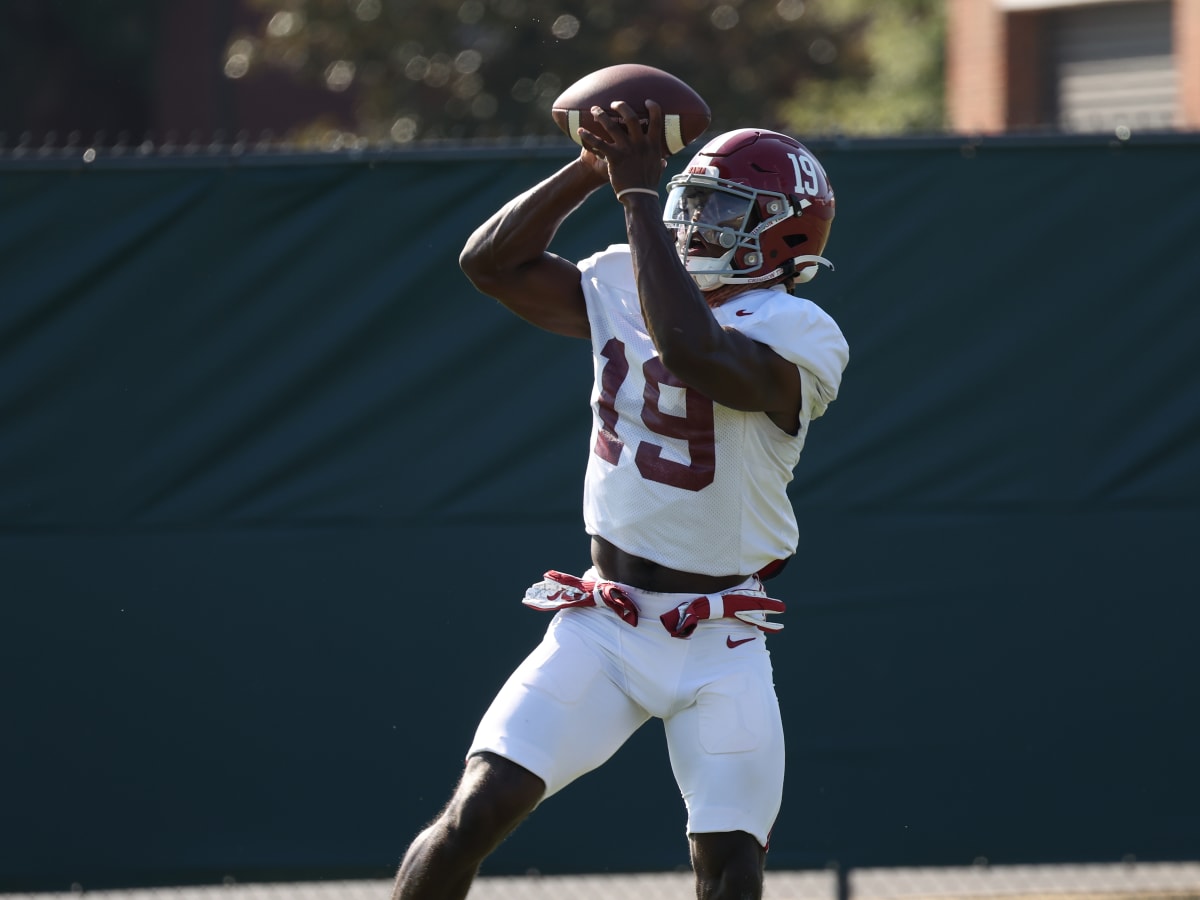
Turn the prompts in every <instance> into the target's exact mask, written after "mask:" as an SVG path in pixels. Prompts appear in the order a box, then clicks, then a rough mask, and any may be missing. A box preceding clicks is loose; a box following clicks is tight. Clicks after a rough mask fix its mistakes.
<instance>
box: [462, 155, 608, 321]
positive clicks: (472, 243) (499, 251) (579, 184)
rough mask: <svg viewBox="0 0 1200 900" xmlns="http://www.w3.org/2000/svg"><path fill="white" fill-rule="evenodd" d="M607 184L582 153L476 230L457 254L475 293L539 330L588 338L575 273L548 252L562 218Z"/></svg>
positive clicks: (596, 163)
mask: <svg viewBox="0 0 1200 900" xmlns="http://www.w3.org/2000/svg"><path fill="white" fill-rule="evenodd" d="M607 182H608V176H607V170H606V168H605V166H604V164H603V162H602V161H600V160H598V159H597V158H596V157H594V156H593V155H592V154H591V153H589V152H587V151H584V152H583V153H581V154H580V156H579V158H577V159H576V160H574V161H572V162H571V163H569V164H568V165H566V166H564V167H563V168H561V169H559V170H558V171H557V172H555V173H554V174H553V175H551V176H550V177H549V178H547V179H546V180H545V181H542V182H541V183H539V184H537V185H535V186H534V187H532V188H530V189H529V190H528V191H525V192H524V193H523V194H520V195H519V196H517V197H514V198H513V199H512V200H510V201H509V202H508V203H506V204H504V206H502V207H501V208H500V209H499V210H498V211H497V212H496V213H495V214H494V215H492V216H491V217H490V218H489V219H488V220H487V221H486V222H484V223H483V224H482V225H480V226H479V227H478V228H477V229H475V232H474V233H473V234H472V235H471V237H470V238H468V239H467V243H466V245H465V246H464V247H463V249H462V253H461V254H459V258H458V262H459V265H460V266H461V267H462V270H463V272H464V273H466V276H467V277H468V278H469V279H470V280H471V283H472V284H474V285H475V287H476V288H478V289H479V290H480V291H482V292H483V293H485V294H487V295H488V296H490V297H494V298H496V299H497V300H499V301H500V302H501V303H503V304H504V305H505V306H506V307H508V309H510V310H512V311H513V312H514V313H516V314H517V315H518V316H520V317H521V318H523V319H525V320H526V321H528V322H532V323H533V324H534V325H537V326H538V327H539V328H544V329H546V330H547V331H552V332H554V333H556V334H563V335H566V336H568V337H581V338H586V337H588V336H589V333H590V332H589V328H588V319H587V308H586V306H585V304H584V299H583V286H582V283H581V282H580V274H579V269H578V268H576V267H575V265H574V264H573V263H571V262H569V261H568V260H565V259H563V258H562V257H559V256H556V255H554V254H553V253H550V252H549V251H548V250H547V248H548V247H549V246H550V241H551V240H552V239H553V238H554V235H555V233H556V232H557V231H558V227H559V226H560V225H561V224H562V222H563V220H564V219H566V217H567V216H568V215H570V214H571V212H573V211H574V210H575V209H576V208H578V207H579V205H580V204H581V203H583V201H584V200H586V199H587V197H588V195H589V194H591V193H592V192H593V191H595V190H596V189H597V188H599V187H602V186H603V185H605V184H607Z"/></svg>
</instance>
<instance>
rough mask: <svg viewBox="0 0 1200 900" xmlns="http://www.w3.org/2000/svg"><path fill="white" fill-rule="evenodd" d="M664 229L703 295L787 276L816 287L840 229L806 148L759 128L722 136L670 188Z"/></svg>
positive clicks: (828, 190) (824, 183) (818, 166)
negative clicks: (832, 232)
mask: <svg viewBox="0 0 1200 900" xmlns="http://www.w3.org/2000/svg"><path fill="white" fill-rule="evenodd" d="M667 190H668V192H669V193H668V195H667V203H666V207H665V209H664V210H663V223H664V224H665V225H666V226H667V228H668V230H670V231H672V232H673V233H674V234H675V247H676V250H677V251H678V253H679V258H680V259H681V260H682V261H683V264H684V267H685V268H686V269H687V270H688V272H689V273H690V274H691V276H692V278H693V279H694V280H695V282H696V284H697V286H698V287H699V288H700V290H702V291H710V290H712V289H713V288H716V287H718V286H719V285H722V284H756V283H759V282H764V281H771V280H773V279H776V278H778V277H779V276H781V275H792V276H794V277H795V279H796V281H797V282H803V281H808V280H810V279H811V278H812V277H813V276H814V275H815V274H816V273H817V266H818V265H824V266H828V267H829V268H831V269H832V268H833V264H832V263H830V262H829V260H827V259H825V258H824V257H823V256H821V252H822V251H823V250H824V249H825V243H826V241H828V240H829V228H830V226H831V225H832V223H833V214H834V199H833V189H832V188H831V187H830V185H829V178H828V177H827V176H826V175H825V169H824V168H822V166H821V164H820V163H819V162H818V161H817V158H816V157H815V156H813V154H812V153H811V152H810V151H809V150H808V148H806V147H805V146H804V145H803V144H801V143H800V142H799V141H797V140H794V139H793V138H790V137H788V136H787V135H786V134H779V133H778V132H775V131H765V130H763V129H758V128H742V129H739V130H737V131H729V132H726V133H725V134H722V135H718V136H717V137H715V138H713V139H712V140H711V141H709V142H708V143H707V144H705V145H704V146H703V147H702V148H701V149H700V151H699V152H698V153H697V154H696V155H695V156H694V157H693V158H692V160H691V162H689V163H688V165H687V167H686V168H685V169H684V170H683V171H682V172H681V173H680V174H678V175H676V176H675V177H674V178H672V179H671V180H670V181H669V182H668V184H667Z"/></svg>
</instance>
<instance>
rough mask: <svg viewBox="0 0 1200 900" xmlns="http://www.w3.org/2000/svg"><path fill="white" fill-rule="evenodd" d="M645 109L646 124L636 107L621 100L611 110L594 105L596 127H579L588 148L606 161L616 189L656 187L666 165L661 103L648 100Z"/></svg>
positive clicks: (585, 147) (610, 179)
mask: <svg viewBox="0 0 1200 900" xmlns="http://www.w3.org/2000/svg"><path fill="white" fill-rule="evenodd" d="M646 112H647V114H648V120H647V122H646V124H645V125H643V124H642V122H641V120H640V118H639V117H638V114H637V112H636V111H635V110H634V109H633V107H631V106H630V105H629V104H628V103H626V102H624V101H623V100H618V101H616V102H615V103H613V105H612V108H611V111H610V112H605V111H604V110H603V109H602V108H600V107H598V106H596V107H593V108H592V115H593V117H594V118H595V120H596V125H595V129H594V130H587V129H582V128H581V129H580V132H579V137H580V143H582V144H583V148H584V150H585V152H589V153H591V154H593V155H594V156H596V157H598V158H599V159H602V160H604V161H605V162H606V163H607V165H608V180H609V183H610V184H612V187H613V190H614V191H615V192H617V193H620V192H621V191H623V190H625V189H626V188H646V189H650V190H657V189H658V183H659V181H660V180H661V178H662V173H663V169H665V168H666V166H667V160H666V157H667V155H668V154H667V150H666V147H665V146H664V145H663V138H662V135H663V114H662V107H661V106H659V105H658V104H657V103H655V102H654V101H653V100H647V101H646Z"/></svg>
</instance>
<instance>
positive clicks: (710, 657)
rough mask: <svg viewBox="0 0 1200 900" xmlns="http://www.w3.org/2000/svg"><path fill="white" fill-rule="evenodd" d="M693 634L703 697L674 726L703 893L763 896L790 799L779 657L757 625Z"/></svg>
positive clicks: (671, 741)
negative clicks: (775, 666) (775, 667)
mask: <svg viewBox="0 0 1200 900" xmlns="http://www.w3.org/2000/svg"><path fill="white" fill-rule="evenodd" d="M747 637H750V638H757V640H752V641H747V642H743V639H744V638H747ZM729 639H732V641H733V643H730V642H729ZM691 640H692V642H693V643H695V644H696V646H695V647H694V648H693V649H694V651H695V654H696V659H697V663H698V666H699V668H698V670H697V671H696V672H695V673H692V674H693V676H694V677H696V678H697V680H698V685H699V686H698V687H697V688H696V692H695V702H694V703H692V704H691V705H690V706H688V707H686V708H684V709H683V710H681V711H680V712H679V713H677V714H675V715H674V716H672V717H670V718H669V719H667V720H666V722H665V728H666V733H667V746H668V749H669V750H670V754H671V767H672V769H673V770H674V772H675V778H676V780H677V781H678V782H679V787H680V790H681V791H682V793H683V798H684V802H685V803H686V804H687V809H688V838H689V841H690V843H691V849H692V858H693V866H694V868H695V872H696V890H697V896H699V897H700V898H709V900H726V898H738V900H741V898H752V900H754V898H758V897H759V896H760V895H761V892H762V871H763V863H764V860H765V853H766V851H765V847H766V846H767V842H768V840H769V838H770V834H771V828H772V827H773V826H774V824H775V817H776V816H777V815H778V813H779V806H780V803H781V801H782V798H783V772H784V735H783V722H782V719H781V717H780V714H779V701H778V700H777V698H776V696H775V688H774V679H773V676H772V673H771V662H770V654H769V653H767V650H766V647H765V642H764V639H763V638H762V636H761V634H758V633H757V632H756V631H755V630H754V629H753V628H752V627H750V626H740V625H729V626H726V625H724V624H723V625H721V626H717V625H716V624H715V623H714V624H713V625H710V626H707V627H703V626H702V627H701V629H698V630H697V633H696V634H695V635H694V636H693V637H692V638H691Z"/></svg>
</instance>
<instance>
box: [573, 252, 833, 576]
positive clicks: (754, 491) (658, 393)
mask: <svg viewBox="0 0 1200 900" xmlns="http://www.w3.org/2000/svg"><path fill="white" fill-rule="evenodd" d="M579 269H580V271H581V272H582V274H583V293H584V297H585V298H586V300H587V311H588V319H589V321H590V323H591V332H592V355H593V363H594V366H595V376H596V383H595V386H594V387H593V390H592V434H591V454H590V456H589V458H588V467H587V475H586V477H585V479H584V498H583V515H584V523H585V525H586V528H587V531H588V533H589V534H598V535H600V536H602V537H604V538H605V539H607V540H608V541H610V542H611V543H613V544H615V545H616V546H617V547H619V548H620V549H622V550H624V551H625V552H627V553H631V554H633V555H634V556H640V557H642V558H644V559H649V560H651V561H653V562H656V563H658V564H660V565H664V566H668V567H669V568H672V569H678V570H680V571H684V572H696V573H700V574H704V575H732V574H740V575H751V574H754V573H755V572H758V571H760V570H761V569H763V567H765V566H767V565H769V564H770V563H772V562H773V561H775V560H781V559H786V558H787V557H789V556H791V555H792V554H793V553H794V552H795V551H796V544H797V541H798V538H799V534H798V531H797V527H796V516H795V513H794V511H793V510H792V505H791V502H790V501H789V499H788V496H787V486H788V483H789V482H790V481H791V480H792V471H793V469H794V468H795V466H796V463H797V461H798V460H799V458H800V451H801V449H802V448H803V447H804V439H805V437H806V435H807V434H808V426H809V422H810V421H811V420H812V419H815V418H817V417H818V416H820V415H821V414H822V413H823V412H824V411H825V408H826V406H827V405H828V404H829V403H831V402H832V401H833V399H834V398H835V397H836V396H837V391H838V385H839V384H840V383H841V377H842V371H843V370H844V369H845V367H846V363H847V361H848V359H849V350H848V348H847V345H846V340H845V338H844V337H843V336H842V333H841V331H840V329H839V328H838V326H837V324H836V323H835V322H834V321H833V319H831V318H830V317H829V316H828V315H827V314H826V313H825V312H824V311H822V310H821V309H820V308H819V307H818V306H816V305H815V304H814V303H812V302H810V301H808V300H804V299H801V298H798V297H794V296H792V295H791V294H789V293H787V292H786V291H783V290H782V289H779V290H775V289H764V290H754V291H747V292H745V293H742V294H738V295H737V296H735V297H734V298H733V299H731V300H730V301H729V302H727V303H724V304H722V305H721V306H720V307H718V308H717V309H716V310H714V314H715V315H716V318H717V321H718V322H719V323H720V324H721V325H722V326H726V325H727V326H732V327H734V328H736V329H737V330H738V331H740V332H742V333H743V334H745V335H747V336H748V337H750V338H753V339H754V340H756V341H758V342H760V343H763V344H766V345H767V346H768V347H770V348H771V349H772V350H774V351H775V352H776V353H778V354H779V355H780V356H782V357H783V358H784V359H787V360H789V361H791V362H793V363H795V364H796V366H797V367H798V368H799V370H800V376H801V382H802V385H803V404H802V408H801V412H800V423H799V424H800V430H799V432H798V433H797V434H796V435H795V436H792V435H789V434H786V433H785V432H784V431H782V430H781V429H780V428H779V427H778V426H776V425H775V424H774V423H773V422H772V421H771V420H770V418H768V416H767V415H766V414H765V413H762V412H742V411H739V410H735V409H729V408H728V407H725V406H721V405H719V404H716V403H714V402H713V401H712V400H710V399H709V398H708V397H706V396H704V395H703V394H701V393H700V392H699V391H696V390H694V389H692V388H689V387H687V386H686V385H684V384H683V383H682V382H681V381H679V379H677V378H675V377H674V376H673V375H672V374H671V373H670V372H668V371H667V370H666V367H664V366H663V364H662V362H661V361H660V360H659V358H658V356H657V354H656V352H655V350H654V344H653V343H652V341H651V339H650V335H649V334H648V333H647V330H646V325H645V322H644V321H643V319H642V313H641V307H640V304H639V302H638V295H637V288H636V285H635V283H634V278H633V265H632V261H631V258H630V253H629V247H628V245H626V244H618V245H614V246H612V247H609V248H608V249H607V250H604V251H601V252H600V253H597V254H595V255H594V256H591V257H589V258H588V259H585V260H583V261H582V262H580V263H579Z"/></svg>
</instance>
